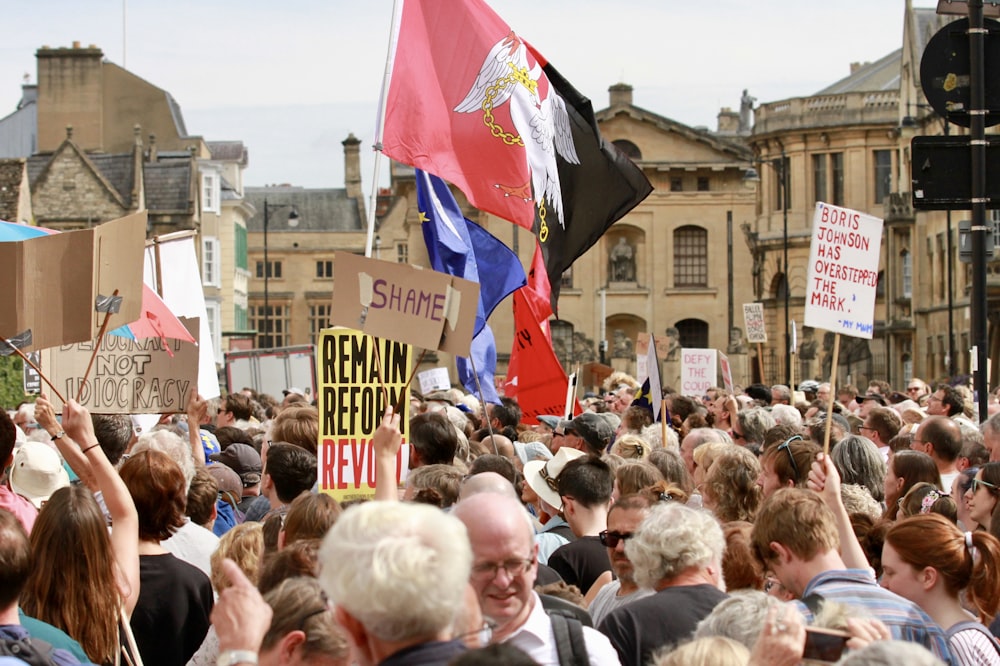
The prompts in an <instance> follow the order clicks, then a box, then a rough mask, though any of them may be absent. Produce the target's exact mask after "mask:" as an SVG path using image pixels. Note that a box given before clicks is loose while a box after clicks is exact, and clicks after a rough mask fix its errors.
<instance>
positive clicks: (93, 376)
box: [42, 319, 199, 414]
mask: <svg viewBox="0 0 1000 666" xmlns="http://www.w3.org/2000/svg"><path fill="white" fill-rule="evenodd" d="M181 322H182V323H183V324H184V327H185V328H186V329H187V330H188V332H190V333H191V335H192V337H194V339H195V340H196V341H197V340H198V329H199V322H198V320H197V319H181ZM95 344H96V345H97V355H96V357H95V358H94V366H93V368H92V369H91V371H90V375H89V376H88V377H87V382H86V384H84V385H83V390H82V391H81V390H80V383H81V382H82V381H83V378H84V374H85V373H86V371H87V365H88V364H89V363H90V358H91V356H93V354H94V345H95ZM168 348H169V350H170V351H169V352H168V351H167V349H168ZM171 354H172V355H171ZM42 357H43V361H42V364H43V372H45V374H46V376H48V378H49V381H51V382H52V384H53V385H54V386H57V387H59V389H60V391H61V392H63V395H64V396H67V397H73V398H75V397H76V396H77V394H79V395H80V404H81V405H83V406H84V407H86V408H87V409H89V410H90V411H91V413H93V414H170V413H174V412H183V411H184V409H185V407H186V406H187V400H188V393H189V391H190V390H191V389H192V388H196V387H197V386H198V345H197V344H193V343H190V342H182V341H180V340H167V342H166V344H164V342H163V341H162V340H161V339H159V338H146V339H144V340H129V339H128V338H123V337H119V336H117V335H104V336H103V337H101V338H100V339H99V340H97V341H96V342H94V341H87V342H79V343H76V344H71V345H61V346H59V347H54V348H52V349H48V350H45V351H43V352H42ZM50 400H52V403H53V405H54V406H55V409H56V411H59V410H60V409H61V408H62V403H61V402H60V401H59V399H58V397H56V396H51V397H50Z"/></svg>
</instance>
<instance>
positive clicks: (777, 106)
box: [747, 0, 1000, 387]
mask: <svg viewBox="0 0 1000 666" xmlns="http://www.w3.org/2000/svg"><path fill="white" fill-rule="evenodd" d="M954 19H955V17H953V16H940V15H937V14H936V13H935V10H934V9H933V8H926V9H922V8H913V7H912V3H911V2H909V0H907V2H906V3H905V8H904V19H903V43H902V45H901V47H900V48H899V49H897V50H895V51H893V52H892V53H889V54H887V55H886V56H884V57H883V58H881V59H879V60H877V61H875V62H872V63H864V64H852V65H851V69H850V73H849V75H848V76H847V77H845V78H844V79H842V80H840V81H837V82H835V83H833V84H831V85H830V86H828V87H826V88H824V89H823V90H820V91H818V92H816V93H815V94H813V95H809V96H805V97H796V98H790V99H785V100H778V101H771V102H766V103H764V104H761V105H760V106H759V107H758V108H757V109H756V123H755V125H754V128H753V133H752V136H751V137H750V139H749V144H750V147H751V149H752V150H753V151H754V159H755V163H756V165H757V168H758V170H759V174H760V178H761V186H760V199H759V202H758V210H757V216H756V218H755V219H754V220H753V223H752V225H750V226H749V228H748V229H747V238H748V240H749V242H750V244H751V247H752V249H753V254H754V257H755V262H754V265H755V266H756V269H755V271H754V274H753V281H754V291H755V293H756V297H757V298H758V299H759V300H761V301H763V302H764V304H765V313H766V317H767V322H768V327H769V330H772V331H774V330H777V331H779V332H780V331H781V330H782V328H783V322H784V321H785V317H784V302H785V293H786V291H785V290H786V289H787V290H788V292H787V293H788V303H789V310H790V312H789V314H790V317H791V319H794V320H796V321H797V322H798V323H799V324H800V325H801V323H802V321H803V314H804V304H805V295H806V273H807V270H808V267H807V263H808V256H809V244H810V239H811V226H812V213H813V210H814V205H815V203H816V202H817V201H825V202H828V203H831V204H835V205H839V206H845V207H847V208H853V209H856V210H860V211H863V212H866V213H870V214H872V215H875V216H876V217H879V218H883V219H884V221H885V225H884V230H883V237H882V250H881V255H882V256H881V261H880V265H879V283H878V291H877V294H878V298H877V302H876V308H875V330H874V338H873V339H872V340H871V341H867V340H863V339H858V338H848V337H845V336H842V339H841V349H840V358H839V362H838V364H837V368H836V374H837V378H838V382H839V383H844V382H847V381H850V382H851V383H853V384H855V385H858V386H861V387H864V386H866V385H867V382H868V381H869V379H873V378H879V379H886V380H887V381H889V382H890V383H891V384H892V385H893V386H903V385H904V384H905V383H906V382H907V381H908V380H909V379H910V378H911V377H913V376H918V377H922V378H924V379H927V380H931V379H944V378H948V377H952V376H958V375H962V374H967V373H969V372H970V363H969V354H968V349H969V346H970V331H969V303H970V287H971V282H972V280H971V265H969V264H963V263H960V262H959V260H958V248H959V238H958V224H957V222H958V220H959V219H960V218H961V219H965V218H968V216H969V214H968V213H953V214H947V213H945V212H941V211H933V212H917V211H914V209H913V206H912V194H911V191H910V190H911V173H912V172H913V165H912V163H911V154H910V142H911V140H912V139H913V137H914V136H915V135H917V134H927V135H937V134H942V133H943V132H944V130H945V123H944V122H943V121H942V119H941V118H940V117H939V116H938V115H936V114H934V113H933V112H932V111H931V110H930V107H929V105H928V104H927V100H926V99H925V97H924V95H923V92H922V88H921V83H920V80H919V72H920V58H921V56H922V55H923V51H924V47H925V46H926V44H927V42H928V41H929V40H930V38H931V37H932V36H933V35H934V34H935V33H936V32H937V31H938V30H939V29H940V28H942V27H943V26H944V25H945V24H946V23H948V22H950V21H952V20H954ZM950 131H951V133H952V134H960V133H965V130H964V129H963V128H957V127H956V126H954V125H951V127H950ZM783 168H786V169H787V172H788V195H787V216H788V232H787V239H788V265H787V267H786V266H785V265H784V264H783V254H784V247H785V244H784V237H785V234H784V215H785V212H786V200H784V199H783V198H782V194H783V189H782V181H781V175H782V169H783ZM950 218H954V219H950ZM994 219H995V218H994ZM949 237H950V238H949ZM996 273H997V270H996V265H995V264H990V265H989V274H988V277H987V279H988V282H989V288H990V289H991V290H992V291H991V292H990V298H991V303H994V302H995V300H996V297H997V295H998V292H997V287H998V286H1000V281H998V280H997V278H996V277H995V274H996ZM949 277H950V278H951V280H949ZM949 285H950V286H949ZM949 290H950V293H949ZM988 311H989V312H991V313H995V312H996V311H997V308H996V306H995V305H991V306H990V307H989V308H988ZM998 323H1000V322H998V320H997V315H995V314H990V315H989V331H990V333H989V335H990V358H991V359H992V361H993V364H994V367H1000V366H997V365H996V364H997V363H998V362H1000V326H998ZM949 330H950V331H951V333H950V338H951V339H950V342H949ZM805 333H806V335H808V336H810V338H811V339H810V346H809V348H808V351H807V353H802V354H800V355H799V356H798V357H796V359H795V360H796V361H797V362H798V365H797V367H796V368H795V376H796V377H798V378H815V379H821V378H827V377H829V374H830V372H831V362H832V354H831V352H832V334H829V333H824V332H822V331H818V332H814V331H806V332H805ZM800 337H802V336H800ZM782 352H783V349H782V348H781V347H771V348H770V349H767V350H765V356H764V361H765V362H764V366H765V369H766V373H767V374H769V375H777V376H780V377H783V376H784V373H785V365H784V362H785V357H784V354H783V353H782ZM993 384H995V382H993Z"/></svg>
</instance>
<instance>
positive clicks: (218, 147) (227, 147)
mask: <svg viewBox="0 0 1000 666" xmlns="http://www.w3.org/2000/svg"><path fill="white" fill-rule="evenodd" d="M205 145H206V146H208V151H209V153H211V155H212V159H213V160H219V161H220V162H222V161H224V162H237V163H238V164H239V165H240V166H246V165H247V163H248V162H249V154H248V153H247V147H246V146H245V145H243V142H242V141H206V142H205Z"/></svg>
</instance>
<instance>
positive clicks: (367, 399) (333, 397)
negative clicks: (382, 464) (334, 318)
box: [316, 328, 413, 502]
mask: <svg viewBox="0 0 1000 666" xmlns="http://www.w3.org/2000/svg"><path fill="white" fill-rule="evenodd" d="M412 353H413V352H412V347H410V345H407V344H404V343H401V342H395V341H392V340H385V339H379V338H375V337H372V336H370V335H366V334H364V333H362V332H361V331H356V330H353V329H348V328H332V329H327V330H324V331H323V332H322V333H321V334H320V339H319V344H318V345H317V349H316V356H317V358H316V386H317V392H316V398H317V406H318V408H319V442H318V448H317V455H318V458H319V489H320V491H321V492H325V493H329V494H330V495H332V496H333V497H334V498H336V499H337V501H340V502H343V501H346V500H352V499H361V498H371V497H373V496H374V495H375V451H374V448H373V446H372V437H373V436H374V434H375V430H376V429H377V428H378V426H379V423H380V422H381V420H382V415H383V414H384V413H385V409H386V406H387V405H393V407H397V406H399V407H401V412H400V421H399V429H400V431H401V432H402V434H403V445H402V447H401V448H400V453H399V455H397V456H396V478H395V479H394V482H395V483H396V484H398V483H399V482H400V481H401V480H402V479H403V478H405V475H406V471H407V469H408V462H409V446H408V444H407V442H408V439H409V438H408V430H409V422H410V391H409V388H408V387H407V385H406V382H407V379H409V376H410V363H411V358H412Z"/></svg>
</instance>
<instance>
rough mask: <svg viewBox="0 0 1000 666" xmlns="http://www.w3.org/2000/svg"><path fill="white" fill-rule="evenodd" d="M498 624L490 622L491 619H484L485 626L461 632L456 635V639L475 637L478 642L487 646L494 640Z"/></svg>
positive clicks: (482, 645)
mask: <svg viewBox="0 0 1000 666" xmlns="http://www.w3.org/2000/svg"><path fill="white" fill-rule="evenodd" d="M496 626H497V625H496V624H495V623H493V622H490V621H489V620H483V626H481V627H479V628H478V629H473V630H472V631H467V632H465V633H464V634H459V635H458V636H455V638H456V639H458V640H460V641H465V639H467V638H473V637H475V639H476V642H477V643H478V644H479V646H480V647H486V646H487V645H489V644H490V641H491V640H493V630H494V629H496Z"/></svg>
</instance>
